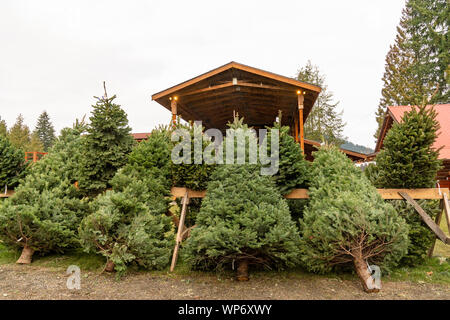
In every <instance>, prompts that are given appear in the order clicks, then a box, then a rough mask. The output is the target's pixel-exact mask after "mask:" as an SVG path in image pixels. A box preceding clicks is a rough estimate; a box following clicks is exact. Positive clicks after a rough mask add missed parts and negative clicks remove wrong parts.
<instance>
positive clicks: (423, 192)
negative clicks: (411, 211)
mask: <svg viewBox="0 0 450 320" xmlns="http://www.w3.org/2000/svg"><path fill="white" fill-rule="evenodd" d="M377 191H378V192H379V193H380V195H381V197H382V198H383V199H386V200H396V199H397V200H403V197H402V196H400V195H399V192H407V193H408V194H409V195H410V197H411V198H413V199H428V200H439V199H443V197H444V195H445V196H446V197H447V198H448V194H449V189H447V188H441V189H440V192H441V194H439V189H437V188H429V189H377ZM186 192H189V198H203V197H205V194H206V190H200V191H194V190H190V189H187V188H180V187H172V195H173V197H174V198H180V197H182V196H183V195H184V194H185V193H186ZM308 197H309V196H308V189H294V190H292V192H290V193H289V194H287V195H286V196H285V198H287V199H308ZM447 203H448V202H447Z"/></svg>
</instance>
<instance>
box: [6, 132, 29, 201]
mask: <svg viewBox="0 0 450 320" xmlns="http://www.w3.org/2000/svg"><path fill="white" fill-rule="evenodd" d="M25 172H26V165H25V161H24V153H23V151H22V150H21V149H19V148H16V147H14V146H13V145H12V144H11V143H10V142H9V140H8V138H7V137H5V136H2V135H0V192H1V191H3V188H5V187H6V188H8V189H14V187H16V186H17V184H18V183H19V180H20V179H21V178H23V177H24V175H25Z"/></svg>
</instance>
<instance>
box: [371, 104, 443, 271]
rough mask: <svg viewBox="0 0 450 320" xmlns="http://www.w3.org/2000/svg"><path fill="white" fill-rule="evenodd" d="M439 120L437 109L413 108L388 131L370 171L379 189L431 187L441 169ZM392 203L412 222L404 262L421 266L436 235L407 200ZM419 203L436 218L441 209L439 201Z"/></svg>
mask: <svg viewBox="0 0 450 320" xmlns="http://www.w3.org/2000/svg"><path fill="white" fill-rule="evenodd" d="M437 130H439V123H438V121H437V120H436V112H435V111H434V109H433V108H426V107H425V106H421V107H417V108H412V110H411V111H410V112H406V113H405V114H404V115H403V119H402V122H400V123H396V124H394V125H393V126H392V128H391V129H390V130H389V131H388V133H387V134H386V137H385V139H384V142H383V149H382V150H381V151H380V153H379V154H378V156H377V157H376V159H375V160H376V167H374V168H372V169H371V170H369V171H368V172H367V174H368V176H369V177H372V181H373V182H374V184H375V185H376V186H377V187H379V188H405V189H415V188H431V187H433V186H434V185H435V183H436V174H437V171H438V170H439V169H440V164H441V161H440V160H439V159H438V155H439V150H435V149H433V143H434V142H435V140H436V138H437ZM391 203H392V204H393V205H394V207H395V208H396V210H397V211H398V212H399V213H400V214H401V215H402V216H403V217H404V218H405V219H406V221H407V222H408V224H409V225H410V232H409V238H410V240H411V244H410V245H409V247H408V254H407V255H406V256H405V257H404V258H403V260H402V264H405V265H418V264H421V263H423V262H424V261H425V258H426V256H427V251H428V249H429V248H430V246H431V244H432V242H433V240H434V238H435V237H434V234H433V233H432V232H431V230H430V229H429V228H428V227H427V226H426V225H425V223H424V222H423V221H422V220H421V218H420V216H419V215H418V214H417V213H416V212H415V209H414V208H413V207H412V206H410V205H409V204H407V203H406V202H405V201H403V200H393V201H391ZM419 205H420V206H421V207H422V208H423V209H424V210H425V211H426V212H427V213H428V214H429V215H430V216H432V217H434V216H436V215H437V213H438V212H439V204H438V203H437V202H436V201H427V200H420V201H419Z"/></svg>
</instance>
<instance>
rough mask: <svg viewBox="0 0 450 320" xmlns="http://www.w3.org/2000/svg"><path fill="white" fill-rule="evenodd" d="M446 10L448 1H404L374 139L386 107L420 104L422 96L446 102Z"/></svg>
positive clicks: (449, 60)
mask: <svg viewBox="0 0 450 320" xmlns="http://www.w3.org/2000/svg"><path fill="white" fill-rule="evenodd" d="M449 10H450V9H449V5H448V1H447V0H408V1H407V2H406V6H405V8H404V9H403V13H402V17H401V20H400V23H399V26H398V27H397V35H396V38H395V43H394V45H392V46H391V47H390V49H389V52H388V54H387V56H386V64H385V72H384V75H383V79H382V80H383V89H382V91H381V95H382V97H381V99H380V103H379V106H378V109H377V111H376V120H377V123H378V128H377V130H376V132H375V135H374V137H375V139H377V138H378V136H379V133H380V130H381V126H382V124H383V119H384V116H385V113H386V108H387V107H388V106H392V105H421V104H423V102H424V101H423V97H426V100H428V99H429V103H430V104H434V103H448V101H449V97H450V89H449V86H448V81H447V80H448V74H446V70H447V68H448V66H449V64H450V35H449V30H448V27H449V18H448V17H449V15H450V11H449ZM435 91H436V94H434V95H432V93H433V92H435Z"/></svg>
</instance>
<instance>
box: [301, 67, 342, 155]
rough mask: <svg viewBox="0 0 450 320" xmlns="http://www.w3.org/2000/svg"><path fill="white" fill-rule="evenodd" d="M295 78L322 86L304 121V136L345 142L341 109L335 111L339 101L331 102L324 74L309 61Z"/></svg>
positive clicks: (332, 141)
mask: <svg viewBox="0 0 450 320" xmlns="http://www.w3.org/2000/svg"><path fill="white" fill-rule="evenodd" d="M297 80H299V81H304V82H307V83H311V84H314V85H317V86H319V87H321V88H322V91H321V92H320V94H319V96H318V97H317V100H316V102H315V104H314V107H313V108H312V110H311V112H310V113H309V115H308V118H307V119H306V122H305V129H304V130H305V138H307V139H311V140H315V141H323V140H325V141H327V142H329V143H333V144H336V145H337V146H339V145H341V144H342V143H344V142H345V137H344V136H343V130H344V127H345V123H344V122H343V120H342V111H341V112H337V110H336V109H337V107H338V104H339V102H333V93H332V92H330V91H328V86H327V85H326V82H325V76H324V75H322V74H321V73H320V70H319V68H318V67H317V66H315V65H313V64H312V63H311V61H308V63H307V64H306V65H305V66H304V67H303V68H301V69H300V70H299V71H298V73H297Z"/></svg>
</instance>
